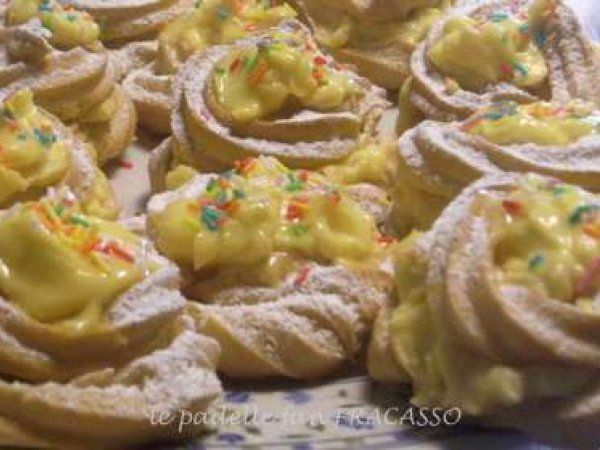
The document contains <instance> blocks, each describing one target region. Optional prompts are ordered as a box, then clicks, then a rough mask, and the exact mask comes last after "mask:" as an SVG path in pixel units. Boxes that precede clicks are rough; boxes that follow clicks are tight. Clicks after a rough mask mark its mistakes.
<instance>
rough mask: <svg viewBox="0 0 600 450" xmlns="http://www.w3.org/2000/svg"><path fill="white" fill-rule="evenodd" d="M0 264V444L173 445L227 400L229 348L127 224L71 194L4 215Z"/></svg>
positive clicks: (172, 270) (174, 273) (173, 273)
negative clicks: (87, 209)
mask: <svg viewBox="0 0 600 450" xmlns="http://www.w3.org/2000/svg"><path fill="white" fill-rule="evenodd" d="M23 255H27V258H25V259H24V258H23ZM0 259H1V260H2V264H3V268H4V269H5V270H3V271H2V275H0V361H1V364H0V366H1V367H2V376H1V377H0V400H1V401H0V405H1V406H0V442H1V444H2V445H9V446H13V445H19V446H22V445H27V446H29V445H33V446H36V447H38V446H43V447H52V448H58V447H60V448H98V449H100V448H102V449H106V448H113V447H115V448H122V447H123V446H130V445H132V446H133V445H141V444H144V443H148V442H152V441H157V440H165V439H173V438H174V437H175V436H177V424H178V422H179V421H178V420H177V418H178V414H181V411H184V410H189V411H190V412H192V413H194V412H199V411H200V412H201V411H204V409H205V408H206V407H207V406H208V404H209V403H210V402H211V401H212V400H213V399H214V398H215V397H216V396H217V395H218V394H219V393H220V391H221V387H220V383H219V380H218V379H217V377H216V375H215V372H214V368H215V366H216V361H217V359H218V355H219V346H218V344H217V343H216V342H215V341H214V340H212V339H210V338H207V337H205V336H200V335H199V334H197V333H196V332H195V331H194V330H193V327H192V325H193V323H192V322H191V321H190V319H189V317H187V316H186V315H185V313H184V307H185V299H184V298H183V297H182V296H181V294H180V293H179V291H178V285H179V281H180V279H179V271H178V269H177V267H175V266H174V265H173V264H172V263H170V262H169V261H168V260H166V259H165V258H163V257H161V256H160V255H158V253H156V251H155V250H154V249H153V247H152V245H151V243H150V242H148V241H147V240H145V239H143V238H140V237H139V236H136V235H135V234H133V233H131V232H129V231H128V230H127V229H125V228H124V227H123V226H121V225H119V224H116V223H111V222H106V221H103V220H101V219H95V218H93V217H91V216H86V215H84V214H83V213H82V212H81V209H80V208H79V206H78V204H77V202H76V200H75V197H74V196H73V194H71V193H70V192H68V191H60V192H56V193H55V194H52V195H50V196H48V197H45V198H43V199H41V200H39V201H37V202H30V203H23V204H19V205H16V206H15V207H13V208H11V209H9V210H6V211H4V212H2V213H1V217H0ZM151 414H163V417H172V418H173V419H174V422H176V423H175V424H174V426H158V425H157V424H156V423H154V424H152V422H151V420H150V415H151ZM74 424H76V426H74ZM184 431H185V432H186V433H189V434H190V435H197V434H198V433H199V432H201V431H202V430H201V429H198V428H190V429H188V430H184Z"/></svg>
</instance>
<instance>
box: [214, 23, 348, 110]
mask: <svg viewBox="0 0 600 450" xmlns="http://www.w3.org/2000/svg"><path fill="white" fill-rule="evenodd" d="M212 85H213V89H214V92H215V94H216V98H217V101H218V102H219V103H220V104H221V105H222V106H223V107H224V108H225V109H226V110H228V111H229V112H230V114H231V116H232V117H233V118H234V120H236V121H239V122H251V121H253V120H257V119H261V118H265V117H269V116H270V115H272V114H274V113H276V112H278V111H280V110H282V109H283V108H284V106H285V105H289V104H290V103H293V102H296V103H300V104H301V105H302V106H304V107H308V108H311V109H314V110H317V111H332V110H336V109H338V108H340V107H341V106H342V105H343V104H344V103H345V102H346V100H348V98H349V97H350V96H351V95H352V94H353V93H355V92H356V90H357V86H356V84H355V82H354V80H353V79H352V78H350V77H349V76H348V75H346V74H344V73H342V72H340V71H338V70H336V69H334V68H333V67H331V62H330V61H329V60H328V59H327V58H325V57H324V56H323V55H322V54H321V53H320V52H319V51H318V50H317V49H316V48H315V47H314V46H313V45H312V43H311V42H310V41H307V40H305V39H304V38H303V37H301V36H299V35H298V34H295V33H292V32H274V33H271V34H270V35H269V36H268V37H266V38H264V39H262V40H261V41H260V42H258V44H257V45H255V46H248V47H245V48H239V49H235V50H233V51H232V52H231V53H230V54H229V55H227V56H226V57H225V58H224V59H223V60H221V61H220V62H219V63H218V64H217V66H216V68H215V70H214V71H213V75H212Z"/></svg>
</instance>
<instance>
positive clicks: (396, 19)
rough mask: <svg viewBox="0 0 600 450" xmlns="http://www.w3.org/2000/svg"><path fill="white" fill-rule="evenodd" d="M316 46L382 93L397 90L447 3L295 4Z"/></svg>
mask: <svg viewBox="0 0 600 450" xmlns="http://www.w3.org/2000/svg"><path fill="white" fill-rule="evenodd" d="M291 3H292V5H294V7H296V8H297V9H298V11H300V12H301V14H302V18H303V19H304V20H305V21H306V22H307V23H308V24H309V25H310V26H311V28H312V29H313V30H314V32H315V38H316V40H317V42H318V43H319V44H320V45H323V46H324V47H325V48H327V49H328V50H330V51H331V52H332V54H333V56H334V57H335V58H336V59H337V60H338V61H340V62H344V63H348V64H351V65H352V66H353V67H355V68H356V69H357V70H358V73H359V74H360V75H362V76H364V77H366V78H368V79H369V80H371V81H372V82H373V83H375V84H377V85H379V86H382V87H384V88H386V89H398V88H399V87H400V85H401V84H402V81H403V80H404V79H405V78H406V77H407V75H408V74H409V73H410V70H409V59H410V55H411V53H412V52H413V50H414V49H415V47H416V45H417V44H418V43H419V42H421V40H423V39H424V38H425V37H426V36H427V32H428V31H429V28H430V27H431V26H432V25H433V24H434V23H435V22H436V21H438V20H439V19H440V18H441V17H442V15H443V13H444V11H445V10H446V9H447V8H448V7H449V6H450V0H416V1H392V2H390V1H380V0H374V1H373V0H367V1H356V0H342V1H340V0H293V1H291Z"/></svg>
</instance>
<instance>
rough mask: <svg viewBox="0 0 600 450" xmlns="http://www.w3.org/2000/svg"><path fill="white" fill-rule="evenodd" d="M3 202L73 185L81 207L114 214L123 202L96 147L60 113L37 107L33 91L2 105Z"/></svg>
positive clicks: (0, 170)
mask: <svg viewBox="0 0 600 450" xmlns="http://www.w3.org/2000/svg"><path fill="white" fill-rule="evenodd" d="M0 116H1V117H2V119H1V120H0V149H1V151H0V207H2V208H6V207H8V206H10V205H12V204H14V203H16V202H17V201H21V200H27V199H28V200H31V199H36V198H39V197H41V196H43V195H44V194H45V192H46V189H47V188H49V187H57V188H60V187H63V186H67V187H69V188H70V189H71V190H72V192H73V193H74V194H75V196H76V197H77V199H78V200H79V202H80V203H81V207H82V209H83V210H84V211H85V212H86V213H88V214H92V215H94V216H98V217H103V218H108V219H114V218H116V216H117V215H118V212H119V206H118V204H117V202H116V199H115V197H114V193H113V191H112V189H111V187H110V186H109V184H108V180H107V179H106V177H105V175H104V174H103V173H102V172H101V171H100V169H98V167H97V166H96V162H95V161H94V154H93V149H92V148H90V146H89V145H88V144H87V143H85V142H84V141H82V140H81V139H79V138H77V137H76V136H75V135H74V134H73V133H72V132H71V130H69V129H68V128H67V127H65V126H64V125H63V124H62V123H61V122H60V121H59V120H58V119H57V118H56V117H54V116H52V115H51V114H49V113H47V112H46V111H44V110H43V109H41V108H38V107H37V106H36V105H35V104H34V103H33V99H32V93H31V91H29V90H23V91H18V92H16V93H15V94H13V95H12V96H10V97H8V98H7V99H5V101H4V102H3V103H2V104H0Z"/></svg>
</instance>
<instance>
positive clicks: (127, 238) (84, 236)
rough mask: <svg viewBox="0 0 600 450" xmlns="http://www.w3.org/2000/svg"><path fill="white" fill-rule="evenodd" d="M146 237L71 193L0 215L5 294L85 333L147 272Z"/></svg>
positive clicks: (40, 316) (31, 311)
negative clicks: (84, 207)
mask: <svg viewBox="0 0 600 450" xmlns="http://www.w3.org/2000/svg"><path fill="white" fill-rule="evenodd" d="M140 245H141V243H140V242H139V238H137V237H136V236H134V235H133V234H131V233H130V232H129V231H127V230H125V229H124V228H122V227H120V226H119V225H117V224H115V223H112V222H106V221H103V220H101V219H97V218H93V217H88V216H85V215H84V214H82V213H81V211H80V209H79V207H78V205H77V204H75V203H74V202H73V200H72V199H71V198H70V196H69V195H64V197H61V198H58V197H57V198H56V199H54V198H52V199H49V198H46V199H43V200H41V201H39V202H33V203H25V204H23V205H21V206H19V207H18V208H16V209H14V210H11V211H9V212H8V213H7V215H5V216H4V217H3V218H2V219H0V292H1V294H2V296H3V297H4V298H5V299H6V300H8V301H9V302H11V303H13V304H14V305H16V306H18V307H19V308H20V309H22V310H23V311H24V312H25V313H27V314H28V315H29V316H30V317H31V318H33V319H35V320H38V321H40V322H43V323H47V324H56V325H62V326H66V327H68V328H69V329H71V330H73V331H74V332H85V331H88V330H90V329H93V328H94V327H96V326H98V325H100V323H101V317H102V314H103V311H104V309H105V308H106V307H107V306H108V305H109V304H110V303H111V302H112V301H113V300H115V299H116V297H117V296H118V295H119V294H121V293H123V292H124V291H125V290H127V289H128V288H130V287H131V286H133V285H134V284H135V283H137V282H138V281H140V280H141V279H142V278H143V277H144V276H145V275H146V269H145V268H143V267H144V266H143V265H142V264H141V263H142V262H141V261H136V256H135V254H136V252H135V250H138V249H139V247H140Z"/></svg>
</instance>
